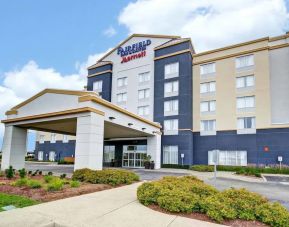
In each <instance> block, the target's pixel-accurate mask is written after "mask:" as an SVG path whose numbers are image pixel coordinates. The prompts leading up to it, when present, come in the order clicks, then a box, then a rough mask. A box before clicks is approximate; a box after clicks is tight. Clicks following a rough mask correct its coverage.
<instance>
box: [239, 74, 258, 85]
mask: <svg viewBox="0 0 289 227" xmlns="http://www.w3.org/2000/svg"><path fill="white" fill-rule="evenodd" d="M254 85H255V79H254V76H253V75H250V76H242V77H238V78H237V79H236V87H237V88H246V87H253V86H254Z"/></svg>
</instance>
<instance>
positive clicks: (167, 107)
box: [164, 99, 179, 116]
mask: <svg viewBox="0 0 289 227" xmlns="http://www.w3.org/2000/svg"><path fill="white" fill-rule="evenodd" d="M178 114H179V100H178V99H172V100H167V101H165V102H164V116H173V115H178Z"/></svg>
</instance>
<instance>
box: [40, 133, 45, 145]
mask: <svg viewBox="0 0 289 227" xmlns="http://www.w3.org/2000/svg"><path fill="white" fill-rule="evenodd" d="M44 137H45V136H44V135H39V143H44Z"/></svg>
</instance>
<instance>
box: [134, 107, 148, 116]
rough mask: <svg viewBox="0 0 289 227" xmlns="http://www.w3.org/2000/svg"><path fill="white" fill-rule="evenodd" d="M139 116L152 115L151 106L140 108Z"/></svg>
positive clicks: (138, 109) (138, 110)
mask: <svg viewBox="0 0 289 227" xmlns="http://www.w3.org/2000/svg"><path fill="white" fill-rule="evenodd" d="M137 112H138V115H140V116H148V115H149V114H150V106H149V105H146V106H139V107H138V108H137Z"/></svg>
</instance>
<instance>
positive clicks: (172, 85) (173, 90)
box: [164, 81, 179, 97]
mask: <svg viewBox="0 0 289 227" xmlns="http://www.w3.org/2000/svg"><path fill="white" fill-rule="evenodd" d="M164 86H165V94H164V96H165V97H171V96H177V95H179V81H172V82H167V83H165V85H164Z"/></svg>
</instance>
